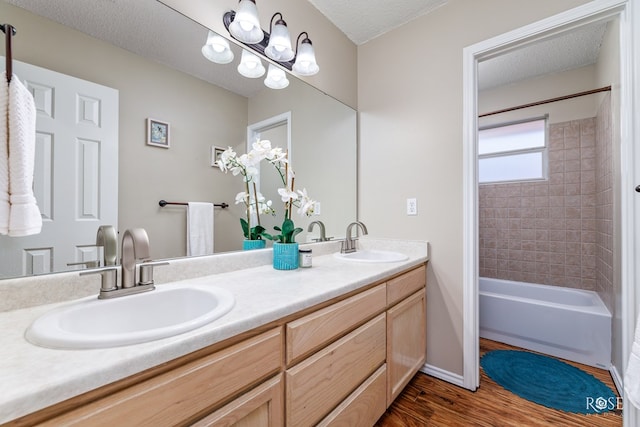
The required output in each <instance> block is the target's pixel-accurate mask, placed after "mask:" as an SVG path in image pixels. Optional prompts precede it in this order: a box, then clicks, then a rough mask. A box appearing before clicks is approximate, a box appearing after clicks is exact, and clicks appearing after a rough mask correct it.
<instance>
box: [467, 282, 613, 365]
mask: <svg viewBox="0 0 640 427" xmlns="http://www.w3.org/2000/svg"><path fill="white" fill-rule="evenodd" d="M479 304H480V337H482V338H488V339H490V340H494V341H498V342H503V343H506V344H511V345H515V346H518V347H522V348H526V349H529V350H533V351H538V352H540V353H545V354H549V355H552V356H556V357H560V358H563V359H567V360H572V361H575V362H579V363H583V364H586V365H590V366H596V367H598V368H603V369H608V368H609V366H610V365H611V313H609V310H607V308H606V307H605V305H604V303H603V302H602V300H601V299H600V297H599V296H598V294H597V293H595V292H591V291H582V290H577V289H569V288H561V287H557V286H546V285H536V284H532V283H522V282H512V281H508V280H500V279H488V278H484V277H481V278H480V286H479Z"/></svg>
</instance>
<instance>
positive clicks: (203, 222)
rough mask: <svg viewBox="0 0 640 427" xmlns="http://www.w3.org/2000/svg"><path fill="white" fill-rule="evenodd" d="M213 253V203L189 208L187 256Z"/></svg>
mask: <svg viewBox="0 0 640 427" xmlns="http://www.w3.org/2000/svg"><path fill="white" fill-rule="evenodd" d="M212 253H213V203H200V202H189V203H188V206H187V256H193V255H210V254H212Z"/></svg>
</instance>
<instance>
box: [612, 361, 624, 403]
mask: <svg viewBox="0 0 640 427" xmlns="http://www.w3.org/2000/svg"><path fill="white" fill-rule="evenodd" d="M609 373H610V374H611V378H613V384H614V385H615V386H616V389H617V390H618V394H619V395H620V396H624V387H623V385H622V384H623V382H622V377H621V376H620V373H619V372H618V370H617V369H616V367H615V365H613V364H611V367H610V368H609Z"/></svg>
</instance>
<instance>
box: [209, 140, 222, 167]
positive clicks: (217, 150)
mask: <svg viewBox="0 0 640 427" xmlns="http://www.w3.org/2000/svg"><path fill="white" fill-rule="evenodd" d="M223 152H224V148H222V147H216V146H215V145H212V146H211V166H213V167H214V168H218V167H220V166H219V165H218V160H220V155H221V154H222V153H223Z"/></svg>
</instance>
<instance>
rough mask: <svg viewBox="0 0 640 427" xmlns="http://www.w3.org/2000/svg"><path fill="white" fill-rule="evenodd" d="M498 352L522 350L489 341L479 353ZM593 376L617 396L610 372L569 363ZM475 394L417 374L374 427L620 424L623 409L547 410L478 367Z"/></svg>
mask: <svg viewBox="0 0 640 427" xmlns="http://www.w3.org/2000/svg"><path fill="white" fill-rule="evenodd" d="M497 349H518V348H516V347H512V346H509V345H506V344H501V343H497V342H494V341H489V340H485V339H481V340H480V354H484V353H485V352H487V351H491V350H497ZM566 362H567V363H570V364H572V365H574V366H577V367H579V368H581V369H583V370H584V371H586V372H588V373H590V374H592V375H593V376H595V377H596V378H598V379H599V380H601V381H602V382H604V383H605V384H606V385H607V386H609V387H610V388H611V389H612V390H613V391H614V392H616V393H617V391H616V388H615V386H614V384H613V380H612V379H611V375H610V374H609V372H608V371H605V370H602V369H597V368H592V367H590V366H585V365H581V364H579V363H575V362H570V361H566ZM480 375H481V378H480V387H479V388H478V390H476V391H475V392H471V391H469V390H466V389H464V388H461V387H458V386H455V385H453V384H450V383H448V382H446V381H442V380H439V379H436V378H434V377H431V376H428V375H425V374H423V373H418V374H417V375H416V376H415V377H414V378H413V380H411V382H410V383H409V384H408V385H407V387H406V388H405V389H404V391H403V392H402V394H401V395H400V396H399V397H398V398H397V399H396V401H395V402H394V403H393V405H391V406H390V407H389V409H387V411H386V413H385V414H384V415H383V416H382V417H381V418H380V420H378V422H377V424H376V427H423V426H454V427H458V426H461V427H462V426H464V427H467V426H469V427H475V426H478V427H489V426H491V427H503V426H505V427H506V426H513V427H529V426H532V427H534V426H554V427H556V426H557V427H574V426H576V427H577V426H589V427H596V426H603V427H604V426H616V427H617V426H622V413H621V412H622V411H614V412H609V413H606V414H598V415H580V414H572V413H567V412H563V411H559V410H555V409H549V408H546V407H544V406H541V405H537V404H535V403H533V402H529V401H528V400H525V399H523V398H521V397H519V396H517V395H515V394H513V393H511V392H509V391H507V390H505V389H503V388H502V387H501V386H499V385H498V384H496V383H495V382H494V381H493V380H491V379H490V378H489V377H488V376H486V375H485V373H484V371H483V370H482V368H481V369H480Z"/></svg>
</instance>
